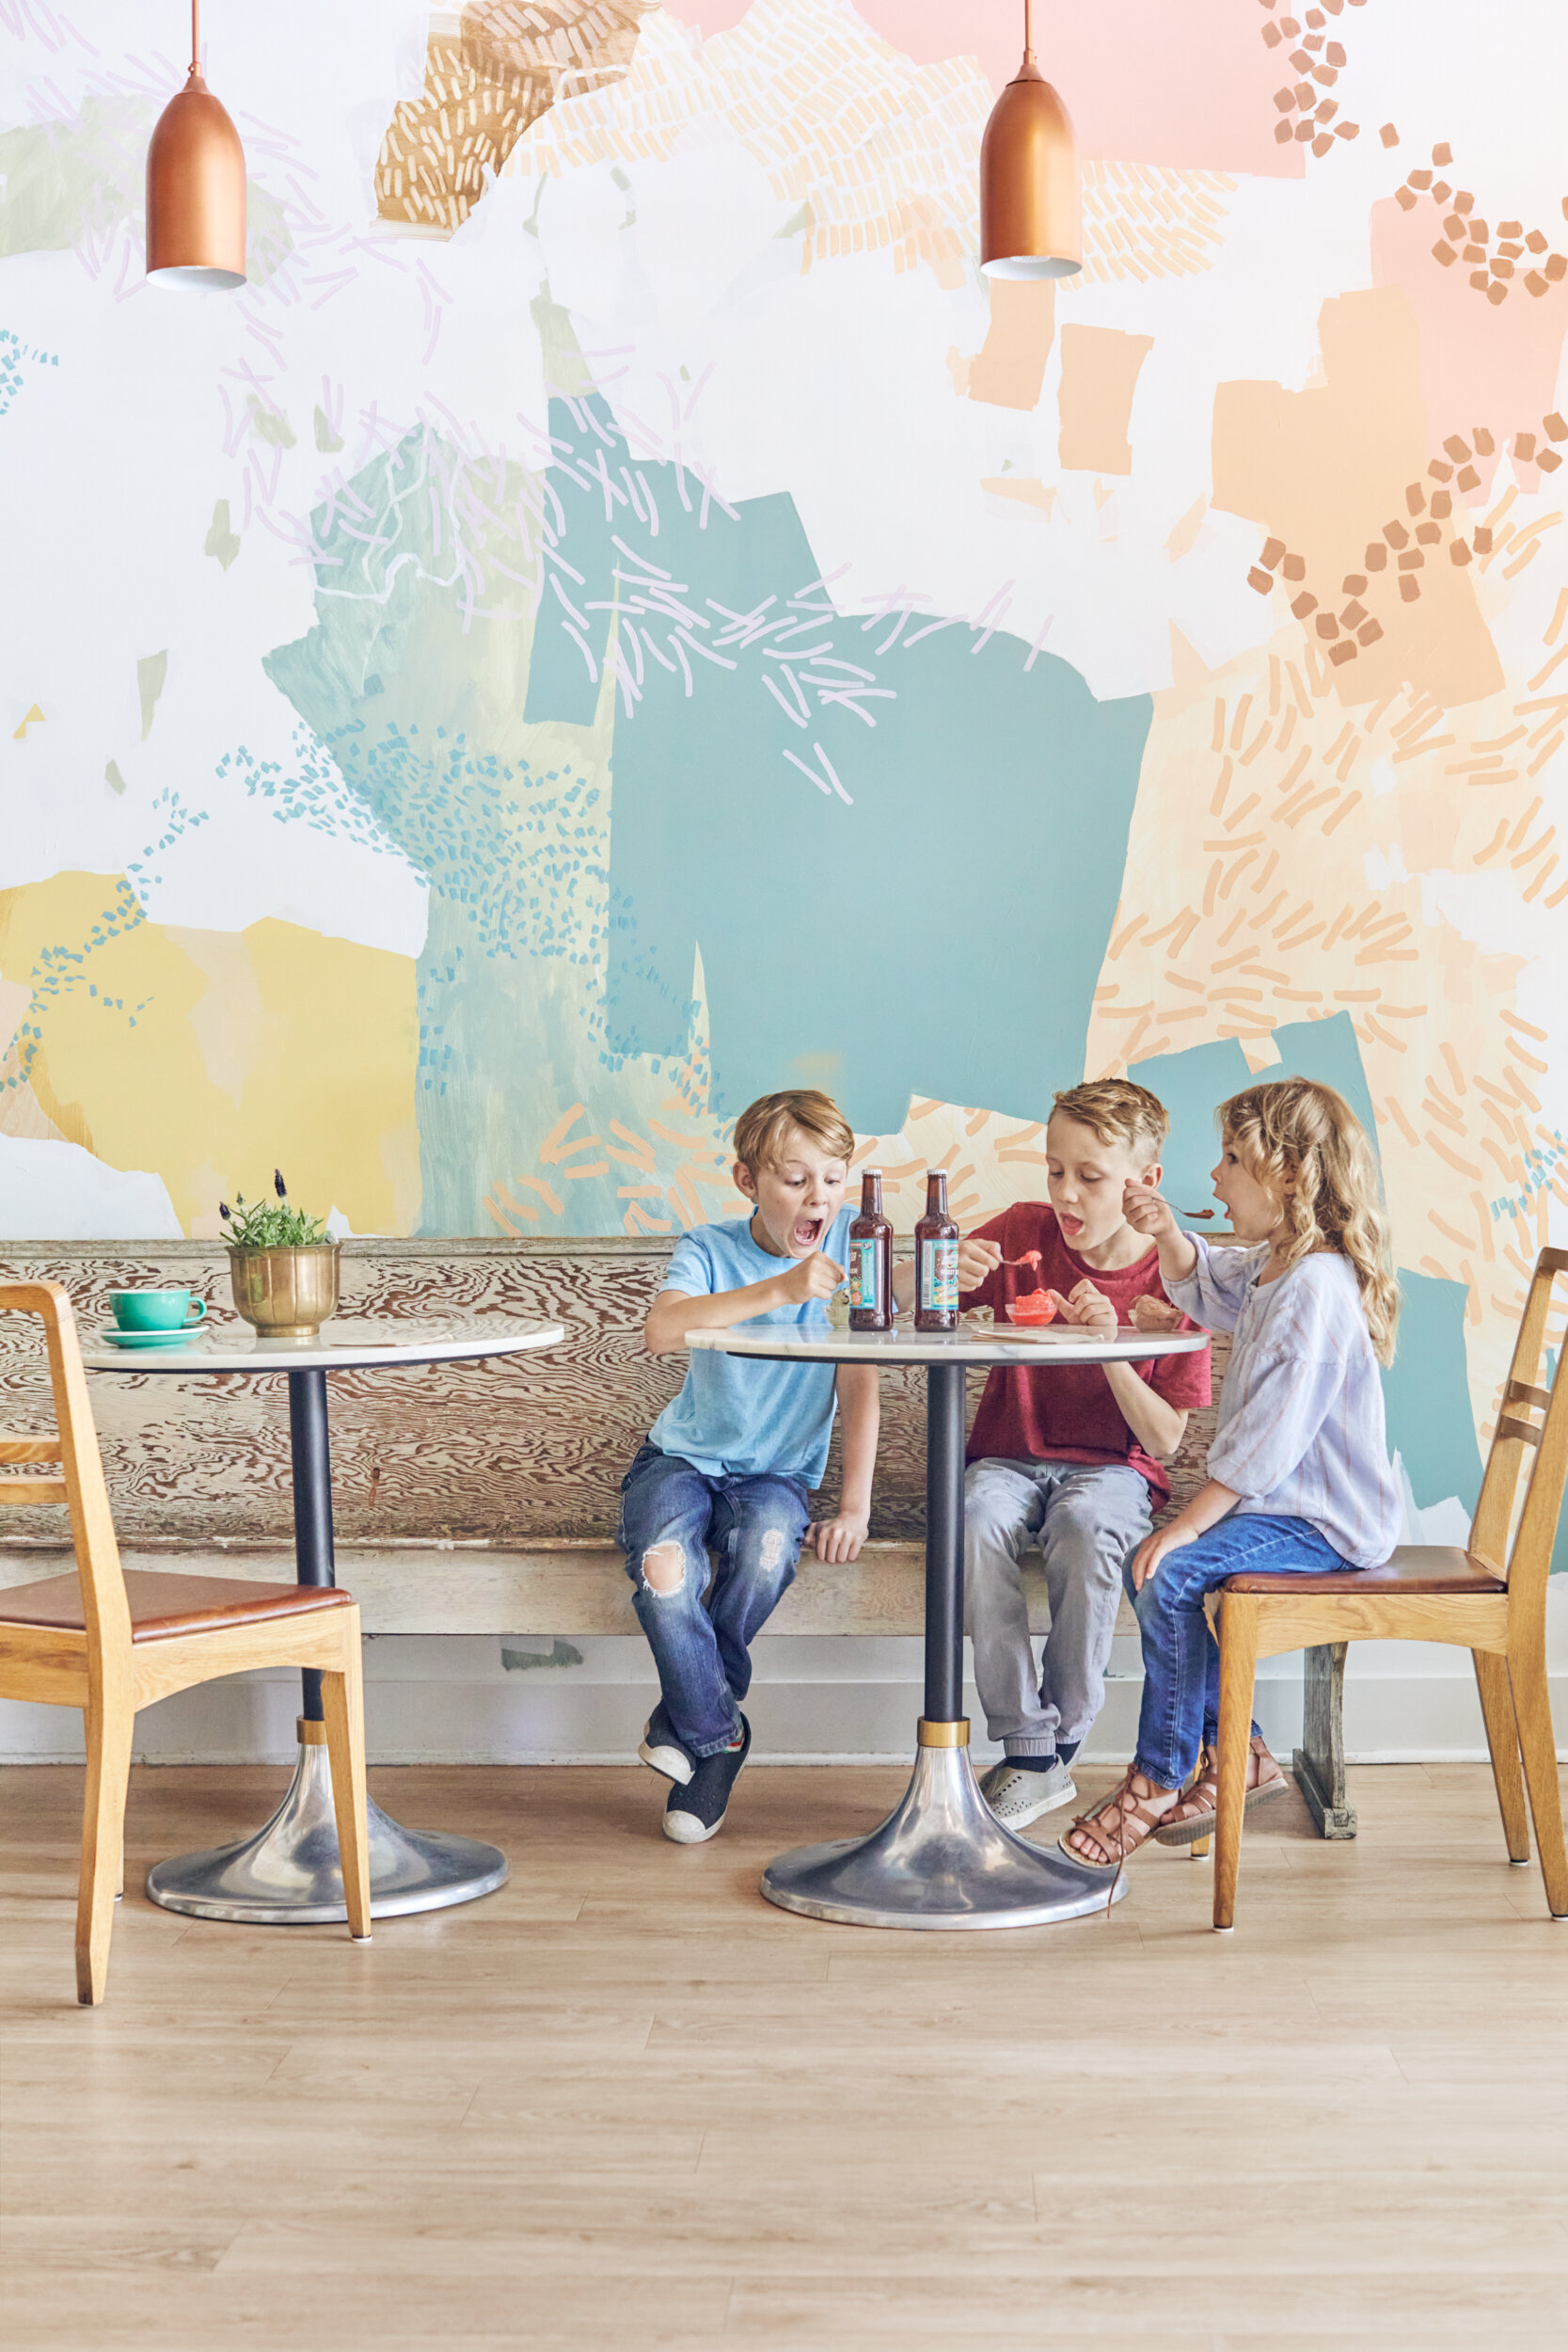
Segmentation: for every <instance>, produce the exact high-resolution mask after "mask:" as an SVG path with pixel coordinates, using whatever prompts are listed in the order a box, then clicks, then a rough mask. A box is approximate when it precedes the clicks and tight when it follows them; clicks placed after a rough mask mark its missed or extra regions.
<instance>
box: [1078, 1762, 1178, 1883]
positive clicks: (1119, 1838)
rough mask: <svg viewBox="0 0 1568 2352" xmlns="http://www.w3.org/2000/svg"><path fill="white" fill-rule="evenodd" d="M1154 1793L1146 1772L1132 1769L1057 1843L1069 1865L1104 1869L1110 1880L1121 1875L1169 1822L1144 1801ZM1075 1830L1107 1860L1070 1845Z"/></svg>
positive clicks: (1084, 1868) (1083, 1868) (1082, 1814)
mask: <svg viewBox="0 0 1568 2352" xmlns="http://www.w3.org/2000/svg"><path fill="white" fill-rule="evenodd" d="M1153 1794H1154V1784H1153V1782H1152V1781H1150V1780H1146V1779H1145V1778H1144V1776H1143V1774H1142V1772H1137V1771H1135V1770H1133V1769H1132V1768H1131V1767H1129V1769H1128V1771H1127V1772H1126V1773H1125V1774H1124V1776H1123V1778H1122V1782H1121V1786H1120V1787H1119V1788H1113V1789H1112V1791H1111V1793H1110V1795H1109V1796H1108V1797H1106V1798H1105V1799H1104V1800H1103V1802H1102V1803H1101V1804H1098V1805H1096V1806H1095V1808H1094V1810H1093V1811H1092V1812H1090V1813H1081V1814H1080V1815H1079V1816H1078V1819H1077V1820H1075V1821H1074V1822H1073V1824H1072V1828H1071V1829H1069V1830H1068V1831H1067V1832H1066V1833H1065V1834H1064V1835H1063V1836H1060V1837H1058V1838H1057V1840H1056V1845H1057V1850H1058V1851H1060V1852H1061V1853H1064V1854H1066V1856H1067V1858H1068V1860H1069V1862H1076V1863H1077V1865H1078V1867H1079V1868H1080V1869H1082V1870H1103V1871H1105V1872H1106V1874H1107V1875H1108V1876H1110V1877H1113V1878H1115V1877H1116V1876H1117V1875H1119V1873H1120V1870H1121V1867H1122V1864H1123V1863H1124V1862H1125V1861H1126V1860H1127V1859H1128V1856H1129V1855H1130V1854H1134V1853H1136V1852H1137V1851H1138V1848H1139V1847H1140V1846H1141V1845H1142V1844H1143V1842H1144V1840H1145V1839H1146V1838H1147V1837H1148V1836H1150V1835H1151V1834H1152V1833H1153V1832H1154V1830H1155V1829H1156V1828H1157V1827H1158V1825H1159V1823H1160V1822H1161V1821H1163V1820H1164V1819H1165V1816H1164V1814H1163V1813H1150V1811H1149V1810H1148V1805H1147V1804H1145V1802H1144V1800H1145V1799H1146V1798H1148V1797H1151V1796H1152V1795H1153ZM1075 1831H1082V1832H1083V1834H1084V1836H1086V1837H1089V1838H1092V1839H1093V1841H1094V1843H1095V1844H1096V1845H1097V1846H1098V1847H1099V1848H1100V1851H1101V1854H1102V1855H1103V1856H1104V1860H1103V1861H1101V1862H1096V1861H1094V1860H1093V1859H1092V1857H1091V1856H1090V1855H1088V1854H1085V1853H1080V1852H1079V1851H1078V1849H1077V1847H1076V1846H1074V1845H1071V1844H1069V1839H1070V1838H1071V1837H1072V1836H1073V1834H1074V1832H1075Z"/></svg>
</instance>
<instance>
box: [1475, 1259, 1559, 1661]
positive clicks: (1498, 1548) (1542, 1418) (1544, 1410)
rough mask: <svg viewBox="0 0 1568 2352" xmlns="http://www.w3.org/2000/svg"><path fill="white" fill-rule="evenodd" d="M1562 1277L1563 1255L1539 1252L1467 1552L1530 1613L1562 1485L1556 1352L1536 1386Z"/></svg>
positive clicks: (1539, 1603) (1545, 1570)
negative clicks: (1545, 1382) (1546, 1376)
mask: <svg viewBox="0 0 1568 2352" xmlns="http://www.w3.org/2000/svg"><path fill="white" fill-rule="evenodd" d="M1560 1274H1568V1249H1543V1250H1542V1252H1541V1255H1540V1256H1539V1257H1538V1258H1537V1259H1536V1262H1535V1270H1534V1272H1533V1274H1532V1275H1531V1277H1530V1286H1529V1295H1528V1297H1527V1298H1526V1300H1525V1311H1524V1313H1523V1315H1522V1316H1521V1317H1520V1319H1519V1336H1518V1339H1517V1340H1516V1341H1515V1342H1514V1345H1513V1362H1512V1363H1511V1364H1510V1365H1509V1368H1508V1378H1507V1379H1506V1380H1505V1381H1504V1383H1503V1394H1502V1406H1501V1409H1500V1410H1499V1412H1498V1414H1497V1428H1496V1430H1495V1432H1494V1433H1493V1438H1492V1451H1491V1452H1490V1454H1488V1455H1487V1457H1486V1472H1485V1475H1484V1477H1483V1478H1482V1480H1481V1496H1480V1499H1479V1501H1478V1502H1477V1503H1476V1513H1475V1518H1473V1519H1472V1520H1471V1522H1470V1549H1471V1550H1472V1551H1473V1552H1474V1553H1475V1554H1476V1555H1477V1557H1478V1558H1479V1559H1481V1560H1484V1561H1486V1562H1487V1564H1488V1565H1490V1566H1491V1567H1493V1568H1495V1569H1496V1570H1497V1574H1498V1575H1500V1576H1504V1577H1506V1578H1507V1580H1508V1589H1509V1598H1510V1603H1511V1608H1524V1609H1527V1610H1528V1611H1530V1612H1531V1613H1534V1612H1535V1611H1536V1610H1540V1611H1541V1612H1542V1613H1543V1616H1544V1611H1545V1606H1546V1579H1547V1577H1548V1576H1549V1575H1550V1573H1551V1565H1552V1545H1553V1543H1554V1542H1555V1541H1556V1537H1557V1527H1558V1519H1559V1518H1560V1514H1561V1510H1562V1492H1563V1487H1564V1485H1565V1484H1568V1381H1564V1380H1563V1378H1562V1376H1561V1375H1562V1352H1561V1351H1560V1353H1559V1357H1558V1365H1557V1371H1556V1373H1555V1374H1554V1375H1553V1377H1552V1380H1551V1383H1550V1385H1549V1387H1543V1386H1542V1381H1541V1375H1542V1374H1543V1372H1544V1369H1545V1359H1546V1322H1547V1317H1548V1315H1549V1314H1550V1312H1551V1304H1552V1284H1553V1282H1554V1280H1555V1279H1556V1278H1557V1276H1558V1275H1560ZM1527 1457H1528V1459H1527ZM1521 1471H1523V1472H1524V1474H1525V1493H1524V1508H1523V1509H1522V1510H1521V1511H1520V1513H1519V1518H1518V1525H1517V1527H1516V1528H1513V1518H1514V1507H1515V1504H1516V1502H1517V1501H1518V1497H1519V1483H1520V1473H1521ZM1511 1528H1513V1545H1512V1547H1511V1546H1510V1543H1509V1531H1510V1529H1511Z"/></svg>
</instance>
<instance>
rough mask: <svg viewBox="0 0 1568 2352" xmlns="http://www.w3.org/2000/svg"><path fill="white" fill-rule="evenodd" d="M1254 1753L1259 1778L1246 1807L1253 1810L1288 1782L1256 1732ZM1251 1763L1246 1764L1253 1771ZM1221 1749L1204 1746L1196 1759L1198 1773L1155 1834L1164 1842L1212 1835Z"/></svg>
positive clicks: (1177, 1842)
mask: <svg viewBox="0 0 1568 2352" xmlns="http://www.w3.org/2000/svg"><path fill="white" fill-rule="evenodd" d="M1251 1754H1252V1757H1253V1759H1254V1760H1255V1761H1256V1764H1257V1770H1258V1778H1257V1780H1256V1781H1255V1782H1254V1783H1253V1785H1252V1787H1251V1788H1248V1790H1247V1792H1246V1802H1245V1804H1244V1805H1243V1808H1242V1809H1243V1812H1245V1813H1250V1812H1251V1811H1252V1808H1253V1806H1254V1805H1255V1804H1267V1803H1268V1801H1269V1799H1270V1798H1271V1797H1277V1796H1278V1795H1279V1794H1280V1793H1281V1791H1282V1790H1283V1789H1284V1788H1285V1787H1286V1786H1287V1783H1286V1779H1285V1775H1284V1773H1283V1772H1281V1771H1280V1769H1279V1766H1278V1764H1277V1763H1276V1761H1275V1758H1274V1756H1271V1755H1270V1753H1269V1751H1268V1748H1267V1747H1266V1746H1265V1745H1264V1743H1263V1741H1262V1740H1260V1739H1259V1738H1258V1736H1257V1735H1256V1734H1254V1736H1253V1739H1252V1741H1251ZM1252 1769H1253V1766H1252V1764H1251V1763H1249V1764H1248V1766H1247V1771H1248V1772H1249V1773H1250V1772H1251V1771H1252ZM1219 1796H1220V1791H1219V1751H1218V1750H1217V1749H1215V1748H1205V1749H1204V1750H1203V1751H1202V1753H1201V1754H1200V1755H1199V1756H1198V1759H1197V1777H1196V1780H1194V1781H1193V1782H1192V1784H1191V1785H1190V1787H1188V1788H1185V1789H1184V1790H1183V1791H1182V1794H1181V1795H1180V1798H1179V1799H1178V1801H1177V1803H1176V1804H1174V1805H1172V1807H1171V1809H1170V1811H1169V1812H1168V1813H1166V1814H1164V1816H1163V1817H1162V1819H1161V1822H1160V1826H1159V1828H1158V1829H1157V1830H1156V1831H1155V1833H1154V1835H1155V1836H1156V1837H1157V1838H1158V1839H1159V1841H1160V1843H1161V1845H1162V1846H1194V1845H1196V1844H1197V1842H1198V1840H1199V1839H1200V1838H1204V1837H1212V1836H1213V1834H1214V1816H1215V1810H1216V1808H1217V1806H1218V1804H1219Z"/></svg>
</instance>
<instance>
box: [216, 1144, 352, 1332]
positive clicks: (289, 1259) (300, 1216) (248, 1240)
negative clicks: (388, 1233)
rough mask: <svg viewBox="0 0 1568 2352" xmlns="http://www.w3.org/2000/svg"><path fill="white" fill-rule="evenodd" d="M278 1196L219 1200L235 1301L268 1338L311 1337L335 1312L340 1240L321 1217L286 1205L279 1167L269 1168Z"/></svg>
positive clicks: (238, 1196) (286, 1197) (247, 1317)
mask: <svg viewBox="0 0 1568 2352" xmlns="http://www.w3.org/2000/svg"><path fill="white" fill-rule="evenodd" d="M272 1181H273V1189H274V1191H275V1192H276V1193H277V1200H255V1201H250V1202H247V1201H246V1200H245V1195H244V1193H243V1192H242V1193H237V1194H236V1195H235V1200H234V1206H233V1208H230V1205H229V1203H228V1201H227V1200H220V1201H219V1202H218V1215H219V1216H221V1217H222V1219H223V1221H224V1223H225V1225H226V1226H227V1227H228V1228H229V1235H228V1239H229V1271H230V1279H231V1280H232V1282H233V1286H234V1304H235V1306H236V1308H237V1309H238V1310H239V1311H240V1313H241V1314H242V1315H244V1317H245V1321H246V1322H247V1323H253V1324H254V1325H255V1327H256V1328H257V1330H258V1331H263V1332H265V1334H266V1335H267V1337H268V1338H269V1339H275V1340H313V1339H314V1338H315V1336H316V1334H317V1332H318V1331H319V1330H320V1329H321V1327H322V1325H323V1324H324V1323H325V1322H326V1321H327V1319H328V1317H329V1316H331V1315H335V1314H336V1313H337V1311H338V1245H337V1243H336V1242H335V1241H333V1240H331V1239H330V1237H329V1236H328V1233H327V1231H326V1227H325V1223H324V1222H323V1220H322V1219H321V1218H320V1217H319V1216H306V1215H305V1213H304V1211H303V1210H300V1209H293V1208H291V1207H290V1206H289V1189H288V1186H287V1185H286V1184H284V1182H283V1176H282V1171H281V1170H280V1169H278V1168H274V1170H273V1176H272Z"/></svg>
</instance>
